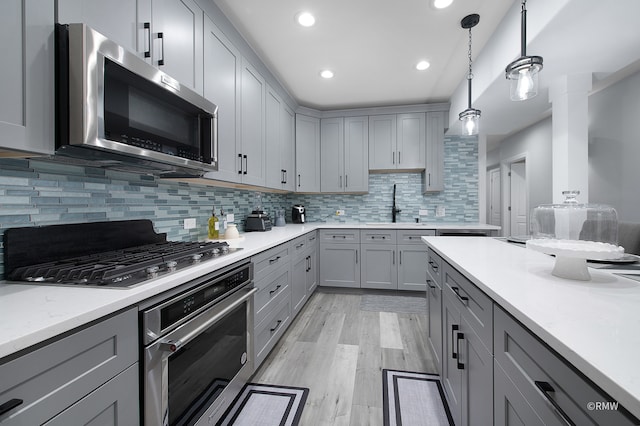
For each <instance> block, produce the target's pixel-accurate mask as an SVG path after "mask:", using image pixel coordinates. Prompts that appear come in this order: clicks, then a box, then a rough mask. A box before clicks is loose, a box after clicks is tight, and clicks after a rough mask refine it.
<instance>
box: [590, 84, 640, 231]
mask: <svg viewBox="0 0 640 426" xmlns="http://www.w3.org/2000/svg"><path fill="white" fill-rule="evenodd" d="M589 121H590V124H589V202H591V203H605V204H609V205H611V206H613V207H614V208H615V209H616V210H617V212H618V220H621V221H625V222H640V132H639V131H638V130H639V129H640V126H639V124H640V73H636V74H634V75H631V76H630V77H627V78H625V79H624V80H621V81H619V82H618V83H616V84H614V85H612V86H610V87H608V88H606V89H604V90H603V91H601V92H599V93H596V94H594V95H592V96H591V97H590V98H589Z"/></svg>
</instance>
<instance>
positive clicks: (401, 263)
mask: <svg viewBox="0 0 640 426" xmlns="http://www.w3.org/2000/svg"><path fill="white" fill-rule="evenodd" d="M400 264H401V265H402V250H400Z"/></svg>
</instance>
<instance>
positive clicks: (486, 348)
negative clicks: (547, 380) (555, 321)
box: [442, 262, 493, 426]
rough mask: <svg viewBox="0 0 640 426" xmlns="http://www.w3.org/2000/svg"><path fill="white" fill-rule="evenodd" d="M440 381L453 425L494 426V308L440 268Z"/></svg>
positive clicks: (470, 286)
mask: <svg viewBox="0 0 640 426" xmlns="http://www.w3.org/2000/svg"><path fill="white" fill-rule="evenodd" d="M442 268H443V271H442V293H443V296H442V326H443V327H442V337H443V371H442V381H443V385H444V389H445V395H446V398H447V401H448V402H449V407H450V408H451V414H452V416H453V419H454V421H455V424H456V425H464V426H466V425H476V424H477V425H485V424H486V425H489V424H492V423H493V404H492V403H493V392H492V390H493V353H492V350H493V337H492V332H493V329H492V320H493V302H492V301H491V299H490V298H489V297H487V296H486V295H485V294H484V293H482V292H480V291H479V290H478V289H477V288H475V286H473V284H471V282H470V281H468V280H467V279H466V278H464V277H463V276H462V275H461V274H460V273H458V271H456V270H455V269H453V268H452V267H451V266H450V265H448V264H446V263H444V262H443V265H442Z"/></svg>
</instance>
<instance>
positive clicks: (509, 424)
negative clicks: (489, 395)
mask: <svg viewBox="0 0 640 426" xmlns="http://www.w3.org/2000/svg"><path fill="white" fill-rule="evenodd" d="M493 404H494V413H495V419H494V422H493V424H494V425H495V426H521V425H528V426H529V425H530V426H542V425H546V424H547V423H544V422H543V421H542V420H541V419H540V418H539V417H538V415H537V414H536V412H535V411H534V409H533V408H531V406H530V405H529V404H528V403H527V400H526V398H525V397H524V396H522V394H521V393H520V391H518V388H516V386H515V385H514V384H513V382H512V381H511V380H510V379H509V377H508V376H507V374H506V373H505V372H504V371H503V370H502V368H500V365H499V364H498V363H497V362H495V361H494V364H493ZM561 424H562V423H561V421H560V419H558V421H557V422H556V423H554V425H558V426H559V425H561Z"/></svg>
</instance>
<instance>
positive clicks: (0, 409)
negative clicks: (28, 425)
mask: <svg viewBox="0 0 640 426" xmlns="http://www.w3.org/2000/svg"><path fill="white" fill-rule="evenodd" d="M23 402H24V401H23V400H22V399H18V398H12V399H10V400H8V401H7V402H5V403H4V404H2V405H0V416H1V415H3V414H5V413H8V412H9V411H11V410H13V409H14V408H16V407H17V406H19V405H22V403H23Z"/></svg>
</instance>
